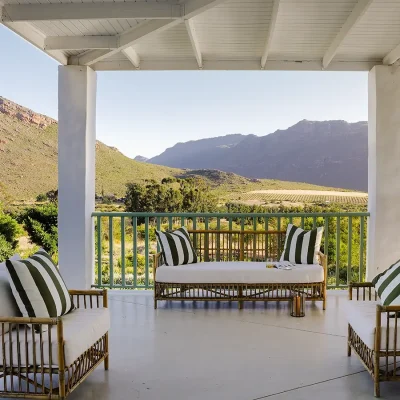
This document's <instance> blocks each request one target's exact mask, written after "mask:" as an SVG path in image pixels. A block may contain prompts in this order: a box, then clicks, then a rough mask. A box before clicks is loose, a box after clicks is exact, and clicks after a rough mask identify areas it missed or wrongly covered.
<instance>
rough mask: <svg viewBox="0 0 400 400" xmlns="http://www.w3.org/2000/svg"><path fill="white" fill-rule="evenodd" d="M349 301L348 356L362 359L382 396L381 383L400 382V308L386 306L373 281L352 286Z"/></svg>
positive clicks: (378, 395)
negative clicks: (379, 298) (352, 353)
mask: <svg viewBox="0 0 400 400" xmlns="http://www.w3.org/2000/svg"><path fill="white" fill-rule="evenodd" d="M353 298H354V300H353ZM349 299H350V300H352V301H349V303H348V305H347V310H346V312H347V320H348V341H347V353H348V356H350V355H351V350H354V352H355V353H356V354H357V356H358V357H359V358H360V359H361V362H362V363H363V364H364V366H365V368H366V369H367V370H368V372H369V373H370V374H371V376H372V378H373V379H374V393H375V396H376V397H380V382H383V381H400V322H399V320H400V315H399V313H400V306H382V305H381V302H380V301H379V300H378V296H377V293H376V291H375V290H374V285H373V284H372V283H371V282H365V283H351V284H350V286H349Z"/></svg>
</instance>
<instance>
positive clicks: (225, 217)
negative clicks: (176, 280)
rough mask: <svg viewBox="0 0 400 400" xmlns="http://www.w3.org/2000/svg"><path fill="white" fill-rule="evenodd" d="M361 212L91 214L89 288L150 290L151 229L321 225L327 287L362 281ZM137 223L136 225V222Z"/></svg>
mask: <svg viewBox="0 0 400 400" xmlns="http://www.w3.org/2000/svg"><path fill="white" fill-rule="evenodd" d="M368 215H369V214H368V213H366V212H354V213H312V214H311V213H256V214H255V213H250V214H239V213H230V214H225V213H224V214H222V213H215V214H201V213H199V214H197V213H183V214H176V213H99V212H95V213H93V218H94V219H95V229H96V235H95V238H96V265H95V277H96V279H95V286H97V287H115V288H145V289H147V288H151V287H152V284H153V282H152V275H153V274H152V268H153V265H152V254H155V253H156V252H157V251H159V248H158V245H157V243H156V236H155V230H156V229H164V230H166V229H175V228H177V227H180V226H182V225H184V226H187V227H188V228H189V229H218V230H221V229H222V230H223V229H229V230H232V229H233V230H249V229H250V230H284V229H286V226H287V225H288V224H289V223H293V224H295V225H297V226H300V227H302V228H304V229H311V228H313V227H316V226H324V228H325V230H324V236H323V240H322V250H323V251H324V252H325V253H326V254H327V255H328V286H329V287H331V288H339V287H345V286H347V285H348V283H349V282H350V281H357V282H362V281H364V279H365V272H366V232H367V218H368ZM142 221H143V223H139V222H142Z"/></svg>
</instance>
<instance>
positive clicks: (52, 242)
mask: <svg viewBox="0 0 400 400" xmlns="http://www.w3.org/2000/svg"><path fill="white" fill-rule="evenodd" d="M26 228H27V231H28V233H29V236H30V238H31V241H32V242H33V243H36V244H38V245H40V246H42V247H43V248H44V249H45V250H46V251H47V252H48V253H50V254H51V255H55V254H57V251H58V231H57V227H55V226H53V227H51V228H50V230H46V229H45V228H44V226H43V224H41V223H40V222H38V221H36V220H34V219H32V218H28V220H27V221H26Z"/></svg>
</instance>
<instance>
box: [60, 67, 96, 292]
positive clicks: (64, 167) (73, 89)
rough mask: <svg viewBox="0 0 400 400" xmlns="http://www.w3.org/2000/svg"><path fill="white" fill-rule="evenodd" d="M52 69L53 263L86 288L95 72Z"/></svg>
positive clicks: (90, 259) (90, 256)
mask: <svg viewBox="0 0 400 400" xmlns="http://www.w3.org/2000/svg"><path fill="white" fill-rule="evenodd" d="M58 74H59V76H58V190H59V193H58V199H59V200H58V201H59V211H58V227H59V235H58V240H59V265H60V271H61V274H62V275H63V278H64V280H65V281H66V284H67V286H68V287H69V288H70V289H87V288H89V287H90V285H91V284H92V282H93V275H94V271H93V265H94V230H93V222H92V218H91V213H92V212H93V211H94V207H95V150H96V73H95V72H94V71H93V70H92V69H90V68H89V67H80V66H60V67H59V71H58Z"/></svg>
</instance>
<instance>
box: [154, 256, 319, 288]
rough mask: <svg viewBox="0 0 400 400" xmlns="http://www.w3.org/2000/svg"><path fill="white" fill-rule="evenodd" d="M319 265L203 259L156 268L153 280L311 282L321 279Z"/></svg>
mask: <svg viewBox="0 0 400 400" xmlns="http://www.w3.org/2000/svg"><path fill="white" fill-rule="evenodd" d="M323 280H324V270H323V268H322V267H321V266H320V265H316V264H312V265H296V266H294V267H293V269H292V270H290V271H285V270H282V269H276V268H266V263H265V262H251V261H226V262H225V261H223V262H202V263H197V264H190V265H184V266H177V267H174V266H166V265H162V266H160V267H158V268H157V273H156V281H157V282H166V283H310V282H323Z"/></svg>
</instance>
